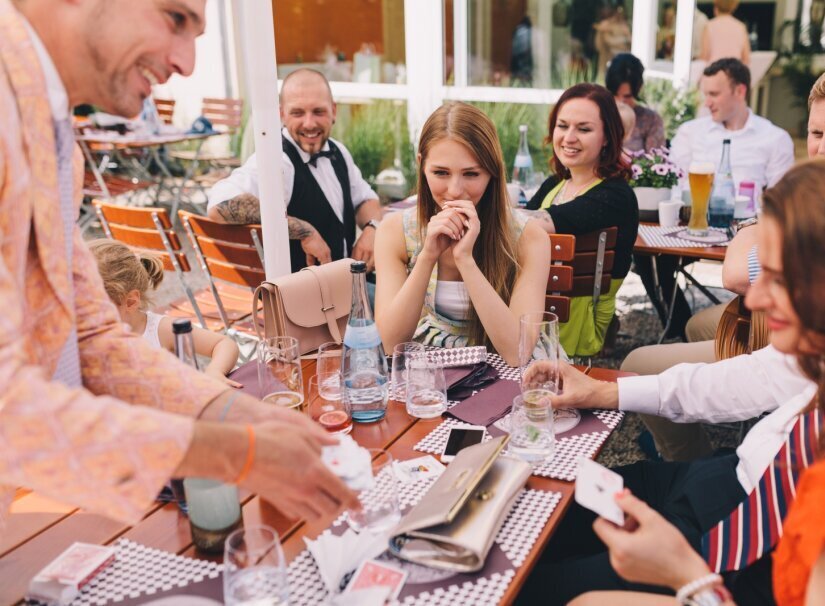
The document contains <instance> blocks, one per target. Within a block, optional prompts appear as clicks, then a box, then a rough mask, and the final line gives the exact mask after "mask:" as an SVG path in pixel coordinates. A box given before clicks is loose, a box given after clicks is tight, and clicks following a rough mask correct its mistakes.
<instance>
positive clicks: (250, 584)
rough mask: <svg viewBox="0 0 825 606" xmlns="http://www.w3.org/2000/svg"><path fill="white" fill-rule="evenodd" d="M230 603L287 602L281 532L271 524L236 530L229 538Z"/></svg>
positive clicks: (226, 590)
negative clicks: (276, 530)
mask: <svg viewBox="0 0 825 606" xmlns="http://www.w3.org/2000/svg"><path fill="white" fill-rule="evenodd" d="M223 564H224V571H223V599H224V603H225V604H226V606H251V605H256V604H261V605H264V604H265V605H266V606H286V605H287V604H288V603H289V581H288V579H287V571H286V561H285V560H284V552H283V550H282V549H281V542H280V540H279V539H278V533H277V532H275V531H274V530H273V529H272V528H270V527H269V526H265V525H261V526H251V527H249V528H242V529H240V530H236V531H235V532H233V533H232V534H231V535H229V537H228V538H227V539H226V546H225V548H224V557H223Z"/></svg>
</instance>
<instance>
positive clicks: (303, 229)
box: [208, 68, 382, 271]
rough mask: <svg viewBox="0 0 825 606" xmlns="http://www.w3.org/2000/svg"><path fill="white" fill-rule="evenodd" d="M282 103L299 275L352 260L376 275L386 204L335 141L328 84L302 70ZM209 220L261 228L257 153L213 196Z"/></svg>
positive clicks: (291, 78)
mask: <svg viewBox="0 0 825 606" xmlns="http://www.w3.org/2000/svg"><path fill="white" fill-rule="evenodd" d="M280 100H281V104H280V105H281V121H282V122H283V124H284V129H283V133H282V134H283V150H284V153H283V170H284V199H285V200H286V201H287V209H288V225H289V238H290V257H291V260H292V271H298V270H300V269H301V268H303V267H306V266H307V265H314V264H315V263H316V262H320V263H328V262H329V261H335V260H338V259H342V258H344V257H348V256H350V257H352V258H353V259H357V260H361V261H365V262H366V263H367V270H368V271H371V270H372V267H373V250H374V244H375V230H376V228H377V227H378V222H379V221H380V220H381V213H382V211H381V204H380V202H379V201H378V194H376V193H375V192H374V191H373V190H372V188H370V186H369V184H368V183H367V182H366V181H365V180H364V178H363V177H362V176H361V171H360V170H359V169H358V167H357V166H356V165H355V163H354V162H353V160H352V156H351V155H350V153H349V151H348V150H347V148H346V147H344V145H343V144H342V143H341V142H339V141H336V140H334V139H331V138H330V136H329V135H330V131H331V130H332V125H333V124H334V123H335V115H336V105H335V103H334V101H333V100H332V92H331V91H330V88H329V83H328V82H327V80H326V78H325V77H324V76H323V74H321V73H320V72H317V71H315V70H312V69H306V68H303V69H299V70H296V71H294V72H292V73H291V74H289V75H288V76H287V77H286V78H284V82H283V86H282V87H281V97H280ZM208 216H209V218H210V219H213V220H215V221H220V222H222V223H240V224H249V223H260V221H261V209H260V201H259V189H258V160H257V157H256V156H255V154H253V155H252V156H250V158H249V159H248V160H247V161H246V163H245V164H244V165H243V166H241V167H240V168H238V169H236V170H234V171H232V174H231V175H230V176H229V177H227V178H226V179H224V180H222V181H219V182H218V183H216V184H215V186H214V187H213V188H212V189H211V191H210V192H209V204H208ZM356 224H357V226H358V227H359V228H361V229H362V230H363V231H362V232H361V236H360V237H359V238H358V239H357V240H356V239H355V227H356Z"/></svg>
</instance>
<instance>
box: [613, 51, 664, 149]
mask: <svg viewBox="0 0 825 606" xmlns="http://www.w3.org/2000/svg"><path fill="white" fill-rule="evenodd" d="M644 71H645V68H644V66H643V65H642V62H641V61H639V59H638V58H637V57H636V56H635V55H631V54H630V53H621V54H618V55H616V56H615V57H613V60H612V61H610V64H609V65H608V66H607V73H606V74H605V77H604V85H605V87H606V88H607V90H609V91H610V92H611V93H613V96H614V97H615V98H616V101H617V102H621V103H624V104H625V105H629V106H630V107H631V108H633V112H634V113H635V114H636V124H635V126H634V128H633V129H632V131H631V132H630V135H629V138H628V140H627V141H626V143H625V147H626V148H627V149H629V150H631V151H649V150H651V149H656V148H661V147H665V145H666V141H665V125H664V122H663V121H662V117H661V116H660V115H659V114H657V113H656V112H655V111H654V110H652V109H650V108H649V107H645V106H644V105H642V104H641V103H639V98H640V96H641V93H642V87H643V86H644V78H643V74H644ZM625 130H627V129H625ZM625 136H627V132H625Z"/></svg>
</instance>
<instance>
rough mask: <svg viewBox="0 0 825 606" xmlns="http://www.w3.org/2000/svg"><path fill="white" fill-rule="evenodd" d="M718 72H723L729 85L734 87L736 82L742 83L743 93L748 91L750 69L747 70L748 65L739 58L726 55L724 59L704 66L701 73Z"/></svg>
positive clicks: (712, 74) (709, 74) (749, 86)
mask: <svg viewBox="0 0 825 606" xmlns="http://www.w3.org/2000/svg"><path fill="white" fill-rule="evenodd" d="M719 72H725V75H726V76H727V77H728V80H730V83H731V86H734V87H735V86H736V85H737V84H744V85H745V95H747V94H748V93H750V90H751V70H749V69H748V66H747V65H745V64H744V63H742V62H741V61H740V60H739V59H733V58H732V57H727V58H725V59H719V60H717V61H714V62H713V63H711V64H710V65H708V66H707V67H706V68H705V71H703V72H702V74H704V75H705V76H715V75H716V74H718V73H719Z"/></svg>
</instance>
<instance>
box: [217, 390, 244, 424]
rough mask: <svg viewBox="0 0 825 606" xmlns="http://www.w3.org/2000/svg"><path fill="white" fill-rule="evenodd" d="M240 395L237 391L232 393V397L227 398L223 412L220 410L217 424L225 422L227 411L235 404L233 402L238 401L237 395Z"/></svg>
mask: <svg viewBox="0 0 825 606" xmlns="http://www.w3.org/2000/svg"><path fill="white" fill-rule="evenodd" d="M239 393H241V392H239V391H237V390H233V391H232V395H230V396H229V400H227V402H226V404H224V405H223V410H221V414H220V416H219V417H218V422H220V423H223V422H224V421H225V420H226V415H228V414H229V409H230V408H231V407H232V405H233V404H234V403H235V400H237V399H238V394H239Z"/></svg>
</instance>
